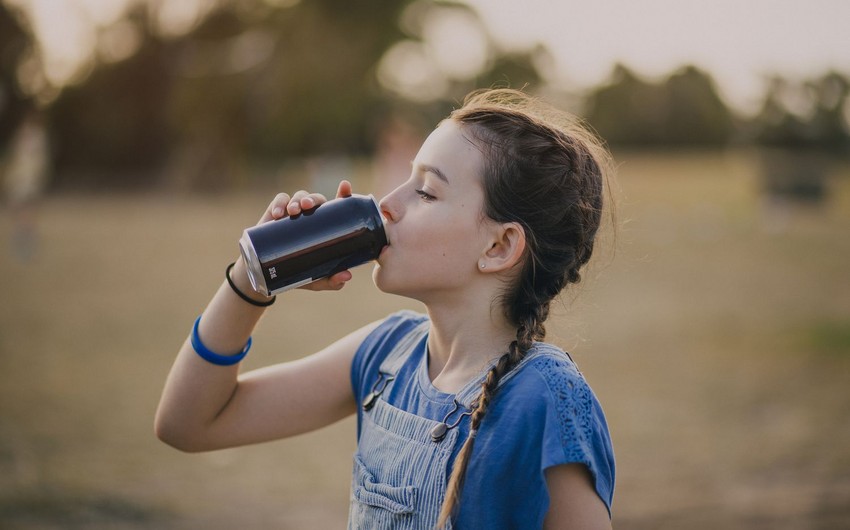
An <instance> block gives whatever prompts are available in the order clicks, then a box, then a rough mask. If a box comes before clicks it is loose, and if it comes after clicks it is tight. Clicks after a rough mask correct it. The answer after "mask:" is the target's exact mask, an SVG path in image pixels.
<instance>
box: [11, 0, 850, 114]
mask: <svg viewBox="0 0 850 530" xmlns="http://www.w3.org/2000/svg"><path fill="white" fill-rule="evenodd" d="M3 1H6V2H8V3H10V4H17V5H21V6H23V7H25V8H26V9H27V10H28V11H30V12H31V13H32V14H33V16H34V18H35V19H36V28H37V31H38V33H39V35H40V36H41V38H42V40H43V42H44V46H45V49H46V50H47V52H48V54H49V55H50V57H48V58H47V61H46V63H47V67H48V70H49V71H48V78H49V79H50V80H51V81H53V82H54V83H58V84H61V82H62V80H63V79H67V78H70V77H73V74H74V71H75V69H76V68H77V65H78V63H80V62H82V61H85V59H86V57H87V56H90V55H91V53H92V50H94V49H96V48H97V46H98V45H97V43H96V42H95V39H94V36H95V34H96V33H97V30H98V27H100V28H104V27H107V26H109V25H110V24H113V23H114V22H115V20H116V19H118V18H120V16H121V14H122V12H123V11H124V9H125V8H126V7H127V6H128V5H130V4H132V3H136V2H139V1H143V0H3ZM144 1H147V2H149V3H154V4H157V5H161V6H163V9H161V10H160V11H159V12H160V14H161V17H163V18H164V22H166V23H171V24H172V25H173V26H175V31H179V28H180V27H181V24H184V23H185V21H191V19H192V18H193V16H194V15H195V14H197V12H198V11H199V10H203V8H204V6H205V5H208V4H209V3H210V2H211V0H144ZM268 1H269V2H270V3H280V0H275V1H272V0H268ZM301 1H304V2H309V1H310V0H301ZM463 1H464V2H465V3H467V4H469V5H470V6H472V7H473V8H474V9H475V10H476V11H477V12H479V15H480V17H481V18H482V20H483V22H484V25H485V29H486V31H487V33H489V34H490V35H491V37H492V38H493V39H494V40H495V41H496V42H497V43H499V45H500V46H504V47H505V48H513V47H519V48H527V47H529V46H532V45H534V44H535V43H542V44H545V45H546V47H547V48H548V49H549V50H550V51H551V53H552V54H553V57H554V60H555V66H556V71H555V76H554V77H555V79H557V80H558V81H560V82H562V83H564V84H565V85H567V86H569V87H572V88H576V89H583V88H588V87H590V86H593V85H595V84H598V83H600V82H604V81H605V80H606V79H607V77H608V75H609V74H610V72H611V69H612V67H613V65H614V64H615V63H617V62H622V63H624V64H626V65H627V66H629V67H630V68H632V69H633V70H635V71H636V72H637V73H638V74H640V75H643V76H645V77H647V78H649V79H652V78H657V77H660V76H664V75H667V74H669V73H671V72H672V71H673V70H675V69H676V68H677V67H679V66H681V65H683V64H696V65H697V66H699V67H701V68H703V69H705V70H707V71H709V72H710V73H711V75H712V76H713V77H714V78H715V80H716V81H717V84H718V88H719V90H720V92H721V95H722V96H723V97H724V98H725V99H726V100H727V102H728V103H730V104H732V105H733V106H735V107H737V108H739V109H742V110H752V109H754V108H755V107H757V106H758V104H759V103H760V102H761V99H762V97H763V95H764V89H765V79H766V76H768V75H771V74H776V73H779V74H782V75H783V76H785V77H788V78H791V79H798V80H801V79H806V78H814V77H818V76H820V75H822V74H824V73H825V72H827V71H828V70H830V69H835V70H838V71H841V72H844V73H850V31H848V28H850V0H595V1H594V0H591V1H588V0H583V1H581V2H579V1H576V0H463ZM284 3H286V2H284ZM290 3H293V2H290ZM341 16H344V14H342V15H341ZM448 31H455V32H462V31H463V30H462V29H458V30H452V29H451V28H450V27H449V29H448ZM104 34H106V35H107V36H109V35H110V33H109V32H104ZM112 35H113V36H114V37H115V39H114V42H107V45H106V50H107V51H111V52H112V53H113V54H115V55H116V57H115V59H120V58H121V57H122V56H123V55H125V54H126V53H131V52H132V49H133V44H134V43H133V41H132V38H131V37H132V35H131V34H130V33H129V32H127V31H115V32H112ZM443 35H445V33H444V34H443ZM128 36H129V37H128ZM128 38H129V40H128ZM438 38H445V37H439V36H438ZM469 42H472V41H469ZM101 46H103V43H101ZM448 48H449V51H450V52H451V53H454V54H456V57H455V58H456V59H457V58H458V57H459V56H460V55H461V54H458V48H457V47H454V48H453V49H452V48H451V47H448ZM122 50H126V53H122ZM101 51H103V50H101ZM473 52H474V53H473ZM475 53H478V52H476V51H475V50H471V52H469V53H467V54H466V56H467V57H469V60H475V57H476V55H475ZM479 55H480V54H479Z"/></svg>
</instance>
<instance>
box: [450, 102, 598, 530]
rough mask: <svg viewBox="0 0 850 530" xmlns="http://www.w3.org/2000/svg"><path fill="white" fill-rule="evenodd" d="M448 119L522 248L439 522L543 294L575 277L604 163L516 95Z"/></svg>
mask: <svg viewBox="0 0 850 530" xmlns="http://www.w3.org/2000/svg"><path fill="white" fill-rule="evenodd" d="M449 119H451V120H455V121H456V122H457V123H458V124H460V125H461V127H462V128H463V130H464V134H466V135H467V136H468V137H469V139H470V140H471V141H472V142H473V143H474V144H476V145H477V146H478V147H479V149H481V150H482V153H483V155H484V156H483V157H484V160H485V162H484V169H483V173H484V174H483V185H484V213H485V215H487V217H489V218H490V219H493V220H494V221H496V222H502V223H506V222H515V223H518V224H519V225H520V226H522V227H523V230H524V232H525V237H526V251H525V256H524V258H523V263H522V265H521V269H520V272H519V274H518V276H517V277H516V279H515V280H514V281H513V282H512V283H511V284H509V285H506V287H505V289H504V290H503V292H502V293H501V295H500V298H499V300H498V301H499V302H500V306H501V308H502V309H503V311H504V313H505V316H506V318H507V319H508V321H509V322H510V323H511V324H513V325H514V326H516V329H517V333H516V339H515V340H514V341H512V342H511V344H510V346H509V348H508V351H507V352H506V353H505V354H504V355H502V356H501V357H500V358H499V359H498V361H497V362H496V363H495V365H494V366H493V367H492V368H491V369H490V371H489V372H488V373H487V376H486V378H485V380H484V382H483V383H482V385H481V393H480V394H479V396H478V398H477V399H476V402H475V409H474V411H473V413H472V416H471V426H470V435H469V437H468V438H467V440H466V441H465V443H464V445H463V447H462V448H461V450H460V453H459V454H458V457H457V459H456V461H455V464H454V469H453V471H452V474H451V477H450V478H449V483H448V487H447V492H446V498H445V500H444V502H443V506H442V509H441V513H440V518H439V522H438V525H437V526H438V527H439V528H443V527H444V526H445V525H446V522H447V521H448V520H449V519H450V518H451V517H452V514H453V512H454V511H455V508H456V507H457V506H458V503H459V500H460V492H461V490H462V487H463V479H464V476H465V475H466V469H467V466H468V464H469V459H470V455H471V453H472V449H473V445H474V441H475V434H476V433H477V432H478V428H479V426H480V425H481V422H482V420H483V419H484V417H485V416H486V414H487V409H488V407H489V405H490V402H491V401H492V399H493V398H494V396H495V394H496V391H497V389H498V385H499V381H500V380H501V379H502V378H503V377H504V376H505V375H506V374H508V373H509V372H510V371H511V370H513V369H514V368H515V367H516V366H517V365H519V363H520V362H521V361H522V359H523V358H524V357H525V355H526V354H527V353H528V351H529V350H530V349H531V348H532V346H533V343H534V341H535V340H542V339H543V338H544V337H545V335H546V329H545V327H544V322H545V321H546V319H547V318H548V316H549V307H550V304H551V302H552V300H553V299H554V298H555V297H556V296H557V295H558V294H559V293H560V292H561V290H562V289H564V287H566V286H567V285H568V284H574V283H578V282H579V281H580V280H581V274H580V270H581V268H582V267H583V266H584V265H585V264H586V263H587V262H588V260H589V259H590V256H591V254H592V252H593V245H594V240H595V239H596V233H597V230H598V228H599V226H600V224H601V215H602V203H603V188H604V184H605V179H606V175H607V172H608V165H609V163H610V162H609V161H610V156H609V154H608V152H607V150H606V149H605V148H604V147H603V146H602V144H601V143H600V142H599V140H597V139H596V137H594V136H593V135H592V134H591V133H590V132H589V131H588V130H587V129H586V128H585V127H584V126H583V125H582V124H581V123H580V122H579V121H578V120H577V119H576V118H574V117H572V116H571V115H568V114H566V113H563V112H560V111H557V110H555V109H553V108H552V107H549V106H548V105H546V104H544V103H542V102H540V101H539V100H537V99H535V98H532V97H531V96H528V95H526V94H525V93H523V92H519V91H515V90H510V89H497V90H485V91H479V92H473V93H472V94H470V95H469V96H467V98H466V100H465V101H464V104H463V106H462V107H461V108H459V109H457V110H455V111H454V112H452V114H451V115H450V116H449Z"/></svg>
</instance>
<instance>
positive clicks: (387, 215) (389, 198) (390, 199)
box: [378, 188, 399, 223]
mask: <svg viewBox="0 0 850 530" xmlns="http://www.w3.org/2000/svg"><path fill="white" fill-rule="evenodd" d="M397 191H398V188H396V189H395V190H393V191H391V192H390V193H389V194H387V195H385V196H384V198H383V199H381V200H380V201H379V202H378V208H380V210H381V215H383V216H384V219H386V220H387V221H388V222H392V223H394V222H396V221H398V217H399V210H398V201H397V200H396V195H397V193H396V192H397Z"/></svg>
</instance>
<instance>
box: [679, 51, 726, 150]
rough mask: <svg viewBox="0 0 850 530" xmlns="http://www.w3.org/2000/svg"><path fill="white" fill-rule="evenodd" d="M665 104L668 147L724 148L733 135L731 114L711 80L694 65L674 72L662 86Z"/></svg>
mask: <svg viewBox="0 0 850 530" xmlns="http://www.w3.org/2000/svg"><path fill="white" fill-rule="evenodd" d="M664 92H665V97H666V102H667V109H666V113H667V116H666V118H667V119H666V127H665V131H664V133H665V134H664V136H665V138H664V141H665V143H667V144H669V145H684V146H694V145H723V144H725V143H726V142H727V141H728V140H729V138H730V137H731V135H732V132H733V128H734V121H733V116H732V112H731V111H730V110H729V108H728V107H727V106H726V104H725V103H724V102H723V100H722V99H720V96H719V95H718V93H717V88H716V86H715V84H714V81H713V80H712V79H711V76H709V75H708V74H707V73H705V72H703V71H701V70H699V69H698V68H696V67H694V66H685V67H684V68H681V69H680V70H678V71H676V72H675V73H673V75H671V76H670V78H669V79H668V80H667V82H666V83H665V85H664Z"/></svg>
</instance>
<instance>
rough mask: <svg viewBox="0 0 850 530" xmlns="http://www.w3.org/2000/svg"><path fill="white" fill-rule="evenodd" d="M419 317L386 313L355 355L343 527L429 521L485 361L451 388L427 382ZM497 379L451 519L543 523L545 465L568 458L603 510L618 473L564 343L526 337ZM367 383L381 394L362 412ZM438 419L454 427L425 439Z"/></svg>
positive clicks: (473, 523) (458, 525) (594, 404)
mask: <svg viewBox="0 0 850 530" xmlns="http://www.w3.org/2000/svg"><path fill="white" fill-rule="evenodd" d="M428 325H429V322H428V320H427V317H425V316H424V315H419V314H415V313H411V312H400V313H398V314H394V315H391V316H390V317H388V318H387V319H386V321H385V322H384V323H383V324H382V325H381V326H379V327H378V329H376V330H375V331H374V332H373V334H371V335H370V336H369V337H368V338H367V339H366V340H365V341H364V343H363V344H362V345H361V347H360V349H359V350H358V353H357V355H355V359H354V362H353V363H352V386H353V388H354V389H355V395H356V396H357V402H358V405H360V406H359V408H358V451H357V454H356V456H355V466H354V474H353V478H352V488H351V493H352V495H351V509H350V520H349V528H361V529H367V528H415V529H419V528H422V529H429V530H430V529H431V528H433V525H434V523H435V522H436V518H437V514H438V513H439V509H440V506H441V505H442V502H443V498H444V495H445V484H446V481H447V478H448V476H449V475H450V473H451V469H452V466H453V465H454V459H455V458H456V456H457V454H458V452H459V450H460V447H461V445H462V444H463V441H464V440H465V439H466V438H467V436H468V433H469V417H468V416H466V417H463V413H464V412H467V411H468V410H469V407H470V405H471V404H472V402H473V400H474V399H475V398H476V396H477V395H478V393H479V392H480V388H481V387H480V384H481V381H482V380H483V377H484V375H485V373H486V370H487V369H488V368H489V367H485V368H484V370H483V371H482V373H481V374H480V376H479V377H477V378H474V379H473V380H472V381H470V382H469V383H468V384H467V385H466V386H465V387H464V388H463V389H461V390H460V391H459V392H458V393H456V394H447V393H443V392H441V391H440V390H439V389H436V388H435V387H434V386H433V385H432V383H431V381H430V378H429V376H428V355H427V335H428ZM392 375H395V378H394V379H393V380H391V381H389V382H387V383H386V384H384V382H385V381H386V380H387V379H389V377H391V376H392ZM499 387H500V390H499V392H498V393H497V394H496V395H495V397H494V398H493V400H492V401H491V403H490V406H489V407H488V412H487V415H486V417H485V419H484V421H483V423H482V425H481V428H480V430H479V432H478V436H477V437H476V441H475V448H474V451H473V453H472V458H471V460H470V462H469V468H468V470H467V474H466V480H465V481H464V487H463V493H462V496H461V502H460V505H459V507H458V509H459V511H458V513H457V514H456V517H455V518H454V519H453V521H452V524H453V525H454V528H455V529H456V530H460V529H463V530H478V529H482V530H483V529H486V530H493V529H501V528H541V527H542V525H543V520H544V518H545V515H546V513H547V511H548V508H549V494H548V488H547V486H546V480H545V471H546V469H548V468H549V467H552V466H555V465H560V464H566V463H580V464H584V465H586V466H587V468H588V469H589V471H590V473H591V475H592V476H593V480H594V483H595V487H596V490H597V493H598V494H599V496H600V498H601V499H602V500H603V501H604V502H605V504H606V506H607V507H608V508H609V509H610V507H611V502H612V497H613V489H614V471H615V470H614V455H613V450H612V447H611V440H610V436H609V434H608V428H607V423H606V421H605V417H604V415H603V413H602V409H601V407H600V405H599V403H598V401H597V400H596V398H595V396H594V395H593V392H592V391H591V390H590V387H589V386H588V385H587V382H586V381H585V380H584V377H583V376H582V375H581V373H580V372H579V371H578V369H577V368H576V366H575V365H574V363H572V361H571V360H570V359H569V358H568V357H567V356H566V355H565V354H564V352H563V351H562V350H559V349H558V348H555V347H554V346H552V345H549V344H545V343H535V345H534V347H533V348H532V349H531V351H529V352H528V354H527V355H526V356H525V358H524V359H523V361H522V362H521V363H520V365H519V366H517V367H516V369H514V370H513V371H511V373H509V374H507V375H506V376H504V377H503V378H502V379H501V381H500V382H499ZM375 390H378V391H381V393H380V397H379V398H378V399H377V400H376V401H375V403H376V404H375V406H374V407H373V408H372V409H371V410H365V409H364V408H363V407H362V405H363V404H364V403H365V402H366V401H368V395H369V393H370V392H371V391H375ZM458 402H459V403H460V408H458V407H457V406H456V405H455V403H458ZM447 418H448V420H447V423H449V424H452V425H455V424H456V427H455V428H452V429H450V430H449V432H448V434H447V436H446V438H445V439H444V440H443V441H442V442H439V443H434V442H433V441H432V440H431V439H430V430H431V429H432V428H433V427H434V426H435V425H437V424H438V423H440V422H441V421H446V419H447Z"/></svg>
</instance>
